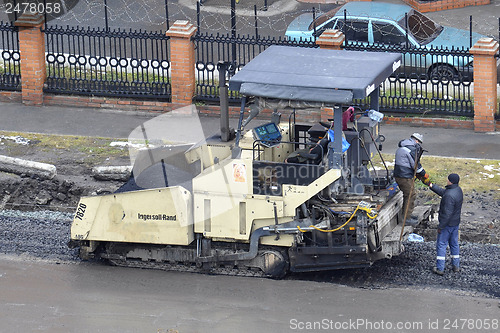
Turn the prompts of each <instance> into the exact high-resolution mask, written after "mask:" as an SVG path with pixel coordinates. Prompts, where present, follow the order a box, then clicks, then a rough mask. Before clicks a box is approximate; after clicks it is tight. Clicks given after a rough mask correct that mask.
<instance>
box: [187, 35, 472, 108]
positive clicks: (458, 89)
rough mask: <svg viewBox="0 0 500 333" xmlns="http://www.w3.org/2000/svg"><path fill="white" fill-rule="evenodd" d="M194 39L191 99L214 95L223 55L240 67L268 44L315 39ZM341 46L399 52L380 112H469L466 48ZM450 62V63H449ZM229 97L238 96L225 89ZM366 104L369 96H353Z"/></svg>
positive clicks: (469, 69)
mask: <svg viewBox="0 0 500 333" xmlns="http://www.w3.org/2000/svg"><path fill="white" fill-rule="evenodd" d="M193 39H194V41H195V43H196V57H197V58H196V71H197V74H198V75H197V90H196V100H202V101H217V100H218V76H217V66H216V65H217V62H218V61H221V60H222V61H228V62H230V63H232V64H233V66H234V68H241V67H242V66H244V65H245V64H246V63H247V62H248V61H250V60H251V59H253V58H254V57H255V56H256V55H258V54H259V53H260V52H262V51H263V50H265V49H266V48H267V47H268V46H270V45H291V46H299V47H317V45H316V44H314V42H310V41H306V42H291V41H287V40H283V39H272V38H267V39H258V38H255V37H238V38H232V37H231V36H229V35H222V36H221V35H216V36H213V35H209V34H198V35H195V36H194V37H193ZM345 49H347V50H357V51H368V52H396V53H401V54H402V66H401V68H400V70H398V71H397V72H396V73H395V74H394V75H393V76H391V77H390V78H389V79H388V80H386V81H385V82H384V83H383V84H382V86H381V93H380V109H381V110H382V111H384V112H398V113H417V114H448V115H455V116H466V117H472V116H473V115H474V110H473V109H474V103H473V88H472V87H473V84H472V77H473V71H472V56H471V55H470V54H469V52H468V49H458V50H457V49H451V50H450V49H427V48H424V47H422V48H414V47H408V48H405V47H402V46H387V45H385V46H381V45H376V44H374V45H367V44H366V43H364V44H361V43H356V42H352V41H348V42H347V43H346V46H345ZM450 64H455V66H452V65H450ZM230 94H231V95H230V99H231V101H232V102H237V101H238V96H237V95H236V94H235V92H230ZM355 103H356V104H357V105H358V106H360V107H363V108H365V107H368V106H369V100H356V101H355Z"/></svg>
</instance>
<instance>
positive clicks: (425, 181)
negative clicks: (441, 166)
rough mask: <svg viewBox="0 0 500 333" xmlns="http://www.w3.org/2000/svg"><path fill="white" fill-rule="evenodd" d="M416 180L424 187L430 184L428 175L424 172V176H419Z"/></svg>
mask: <svg viewBox="0 0 500 333" xmlns="http://www.w3.org/2000/svg"><path fill="white" fill-rule="evenodd" d="M418 179H420V180H421V181H422V183H424V184H425V185H427V186H429V185H430V184H431V180H430V178H429V174H428V173H427V172H426V173H425V175H423V176H419V177H418Z"/></svg>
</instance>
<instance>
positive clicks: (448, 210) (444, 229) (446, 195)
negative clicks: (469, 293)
mask: <svg viewBox="0 0 500 333" xmlns="http://www.w3.org/2000/svg"><path fill="white" fill-rule="evenodd" d="M459 181H460V176H459V175H457V174H456V173H452V174H450V175H449V176H448V184H447V185H446V187H445V188H444V189H443V188H441V187H439V186H438V185H436V184H432V183H430V184H429V187H430V189H431V190H432V191H433V192H434V193H436V194H437V195H439V196H441V203H440V205H439V216H438V220H439V225H438V229H437V232H438V234H437V242H436V252H437V258H436V259H437V260H436V267H434V268H433V269H432V271H433V272H434V273H436V274H438V275H443V274H444V266H445V260H446V248H447V246H448V245H449V246H450V253H451V263H452V267H453V271H454V272H458V271H459V270H460V249H459V246H458V227H459V225H460V215H461V213H462V203H463V200H464V196H463V192H462V189H461V188H460V186H458V182H459Z"/></svg>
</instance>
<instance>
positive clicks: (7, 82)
mask: <svg viewBox="0 0 500 333" xmlns="http://www.w3.org/2000/svg"><path fill="white" fill-rule="evenodd" d="M0 52H1V58H0V90H21V68H20V58H21V57H20V53H19V37H18V29H17V27H15V26H14V25H13V24H12V23H4V22H0Z"/></svg>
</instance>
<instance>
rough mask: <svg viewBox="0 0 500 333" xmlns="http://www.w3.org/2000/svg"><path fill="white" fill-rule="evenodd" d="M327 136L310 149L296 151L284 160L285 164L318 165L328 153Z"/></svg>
mask: <svg viewBox="0 0 500 333" xmlns="http://www.w3.org/2000/svg"><path fill="white" fill-rule="evenodd" d="M329 142H330V139H329V138H328V136H325V137H323V138H322V139H320V140H319V141H318V142H317V143H316V144H314V145H313V146H312V148H306V149H297V150H296V151H294V152H293V153H291V154H290V155H288V157H287V158H286V159H285V163H298V164H315V165H318V164H320V163H321V161H322V160H323V157H324V156H325V155H326V154H327V153H328V143H329Z"/></svg>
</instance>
